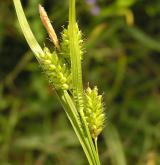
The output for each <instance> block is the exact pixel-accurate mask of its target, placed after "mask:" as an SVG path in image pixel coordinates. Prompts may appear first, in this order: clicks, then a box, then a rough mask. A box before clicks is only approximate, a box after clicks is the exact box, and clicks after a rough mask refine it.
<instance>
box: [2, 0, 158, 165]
mask: <svg viewBox="0 0 160 165" xmlns="http://www.w3.org/2000/svg"><path fill="white" fill-rule="evenodd" d="M77 1H78V0H77ZM22 2H23V6H24V9H25V13H26V15H27V18H28V20H29V22H30V25H31V27H32V29H33V31H34V32H35V35H36V37H37V39H38V41H39V42H40V43H41V45H43V44H44V43H45V44H46V45H47V46H50V47H51V46H52V43H51V42H50V41H49V39H48V36H47V34H46V32H45V30H44V28H43V26H42V23H41V22H40V18H39V14H38V9H37V8H38V7H37V6H38V3H41V4H43V5H44V6H45V8H46V10H47V12H48V14H49V16H50V19H51V20H53V26H54V28H55V29H56V31H57V33H58V35H60V32H61V31H62V30H63V25H64V26H66V24H67V19H68V16H67V15H68V3H67V1H66V0H60V1H56V0H48V1H44V0H24V1H22ZM0 11H1V12H0V162H1V163H0V164H2V165H50V164H55V165H56V164H57V165H64V164H65V165H70V164H76V165H85V164H86V158H85V156H84V154H83V151H82V149H81V147H80V144H79V142H78V140H77V138H76V136H75V134H74V132H73V130H72V128H71V126H70V124H69V122H68V120H67V119H66V116H65V113H64V112H63V109H62V107H61V105H60V104H59V103H58V100H57V98H56V96H55V93H54V91H53V90H51V88H50V87H49V86H48V83H47V81H46V80H45V78H44V75H43V74H42V73H41V71H40V68H39V67H38V63H37V62H36V60H35V59H34V57H33V54H32V53H31V51H30V49H29V48H28V46H27V44H26V41H25V40H24V37H23V35H22V33H21V30H20V27H19V25H18V22H17V18H16V15H15V11H14V7H13V3H12V1H10V0H6V1H0ZM77 14H78V22H79V24H80V27H81V29H82V31H83V33H84V40H85V51H86V53H85V57H84V62H83V68H84V84H85V86H87V83H88V81H89V82H90V85H91V86H94V85H95V84H97V85H98V87H99V88H100V89H101V92H104V98H105V101H104V102H105V104H106V114H107V122H106V127H105V130H104V132H103V135H101V136H100V139H99V152H100V156H101V160H102V164H104V165H106V164H108V165H109V164H110V165H159V164H160V57H159V55H160V30H159V29H160V22H159V18H160V1H159V0H154V1H150V0H128V1H125V0H97V1H96V0H86V1H85V0H82V1H80V0H79V1H78V3H77Z"/></svg>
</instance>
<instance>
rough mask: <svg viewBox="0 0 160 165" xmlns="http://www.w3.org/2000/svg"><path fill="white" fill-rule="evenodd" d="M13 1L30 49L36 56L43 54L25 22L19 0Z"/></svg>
mask: <svg viewBox="0 0 160 165" xmlns="http://www.w3.org/2000/svg"><path fill="white" fill-rule="evenodd" d="M13 2H14V6H15V9H16V13H17V17H18V20H19V23H20V26H21V29H22V31H23V34H24V36H25V38H26V40H27V43H28V45H29V46H30V48H31V49H32V51H33V52H34V54H35V55H36V56H38V55H39V54H43V50H42V48H41V47H40V45H39V44H38V42H37V40H36V39H35V37H34V35H33V33H32V31H31V28H30V26H29V24H28V22H27V19H26V17H25V14H24V11H23V8H22V5H21V2H20V0H13Z"/></svg>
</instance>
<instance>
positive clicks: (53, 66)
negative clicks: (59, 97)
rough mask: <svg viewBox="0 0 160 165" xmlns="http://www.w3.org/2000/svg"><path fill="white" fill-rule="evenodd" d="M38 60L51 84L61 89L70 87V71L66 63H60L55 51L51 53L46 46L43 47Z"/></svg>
mask: <svg viewBox="0 0 160 165" xmlns="http://www.w3.org/2000/svg"><path fill="white" fill-rule="evenodd" d="M38 60H39V62H40V64H41V67H42V69H43V71H44V72H45V74H46V75H47V77H48V79H49V82H50V84H51V85H52V86H54V87H55V88H56V89H63V90H68V89H69V88H70V83H71V73H70V71H69V69H68V68H67V67H66V65H65V64H64V63H63V64H62V63H61V61H60V60H59V58H58V56H57V53H56V52H55V51H54V52H52V53H51V52H50V50H49V49H48V48H44V54H43V55H39V57H38Z"/></svg>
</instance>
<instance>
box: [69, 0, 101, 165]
mask: <svg viewBox="0 0 160 165" xmlns="http://www.w3.org/2000/svg"><path fill="white" fill-rule="evenodd" d="M69 5H70V6H69V40H70V58H71V73H72V85H73V96H74V99H75V103H76V108H77V110H78V112H79V114H80V116H81V120H82V121H81V122H82V123H81V125H82V127H83V129H84V134H85V136H86V138H87V139H88V142H89V144H88V145H89V148H90V149H91V152H92V158H93V159H94V160H93V164H97V165H99V164H100V162H99V157H98V154H97V153H96V150H95V146H94V144H93V141H92V138H91V135H90V132H89V129H88V126H87V122H86V120H85V117H84V112H83V109H84V105H83V104H84V103H83V84H82V66H81V54H80V53H81V50H80V45H79V42H78V36H77V33H76V32H77V31H76V29H77V27H76V26H77V25H76V13H75V0H70V1H69Z"/></svg>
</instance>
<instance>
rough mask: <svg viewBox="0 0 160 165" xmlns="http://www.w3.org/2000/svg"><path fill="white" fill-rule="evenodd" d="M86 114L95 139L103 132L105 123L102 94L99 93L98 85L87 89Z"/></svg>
mask: <svg viewBox="0 0 160 165" xmlns="http://www.w3.org/2000/svg"><path fill="white" fill-rule="evenodd" d="M84 114H85V117H86V121H87V124H88V127H89V130H90V133H91V136H92V138H93V139H96V138H97V137H98V135H99V134H100V133H101V132H102V130H103V128H104V123H105V114H104V107H103V103H102V95H98V89H97V87H94V89H91V88H90V87H88V88H87V89H86V91H85V108H84Z"/></svg>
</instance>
